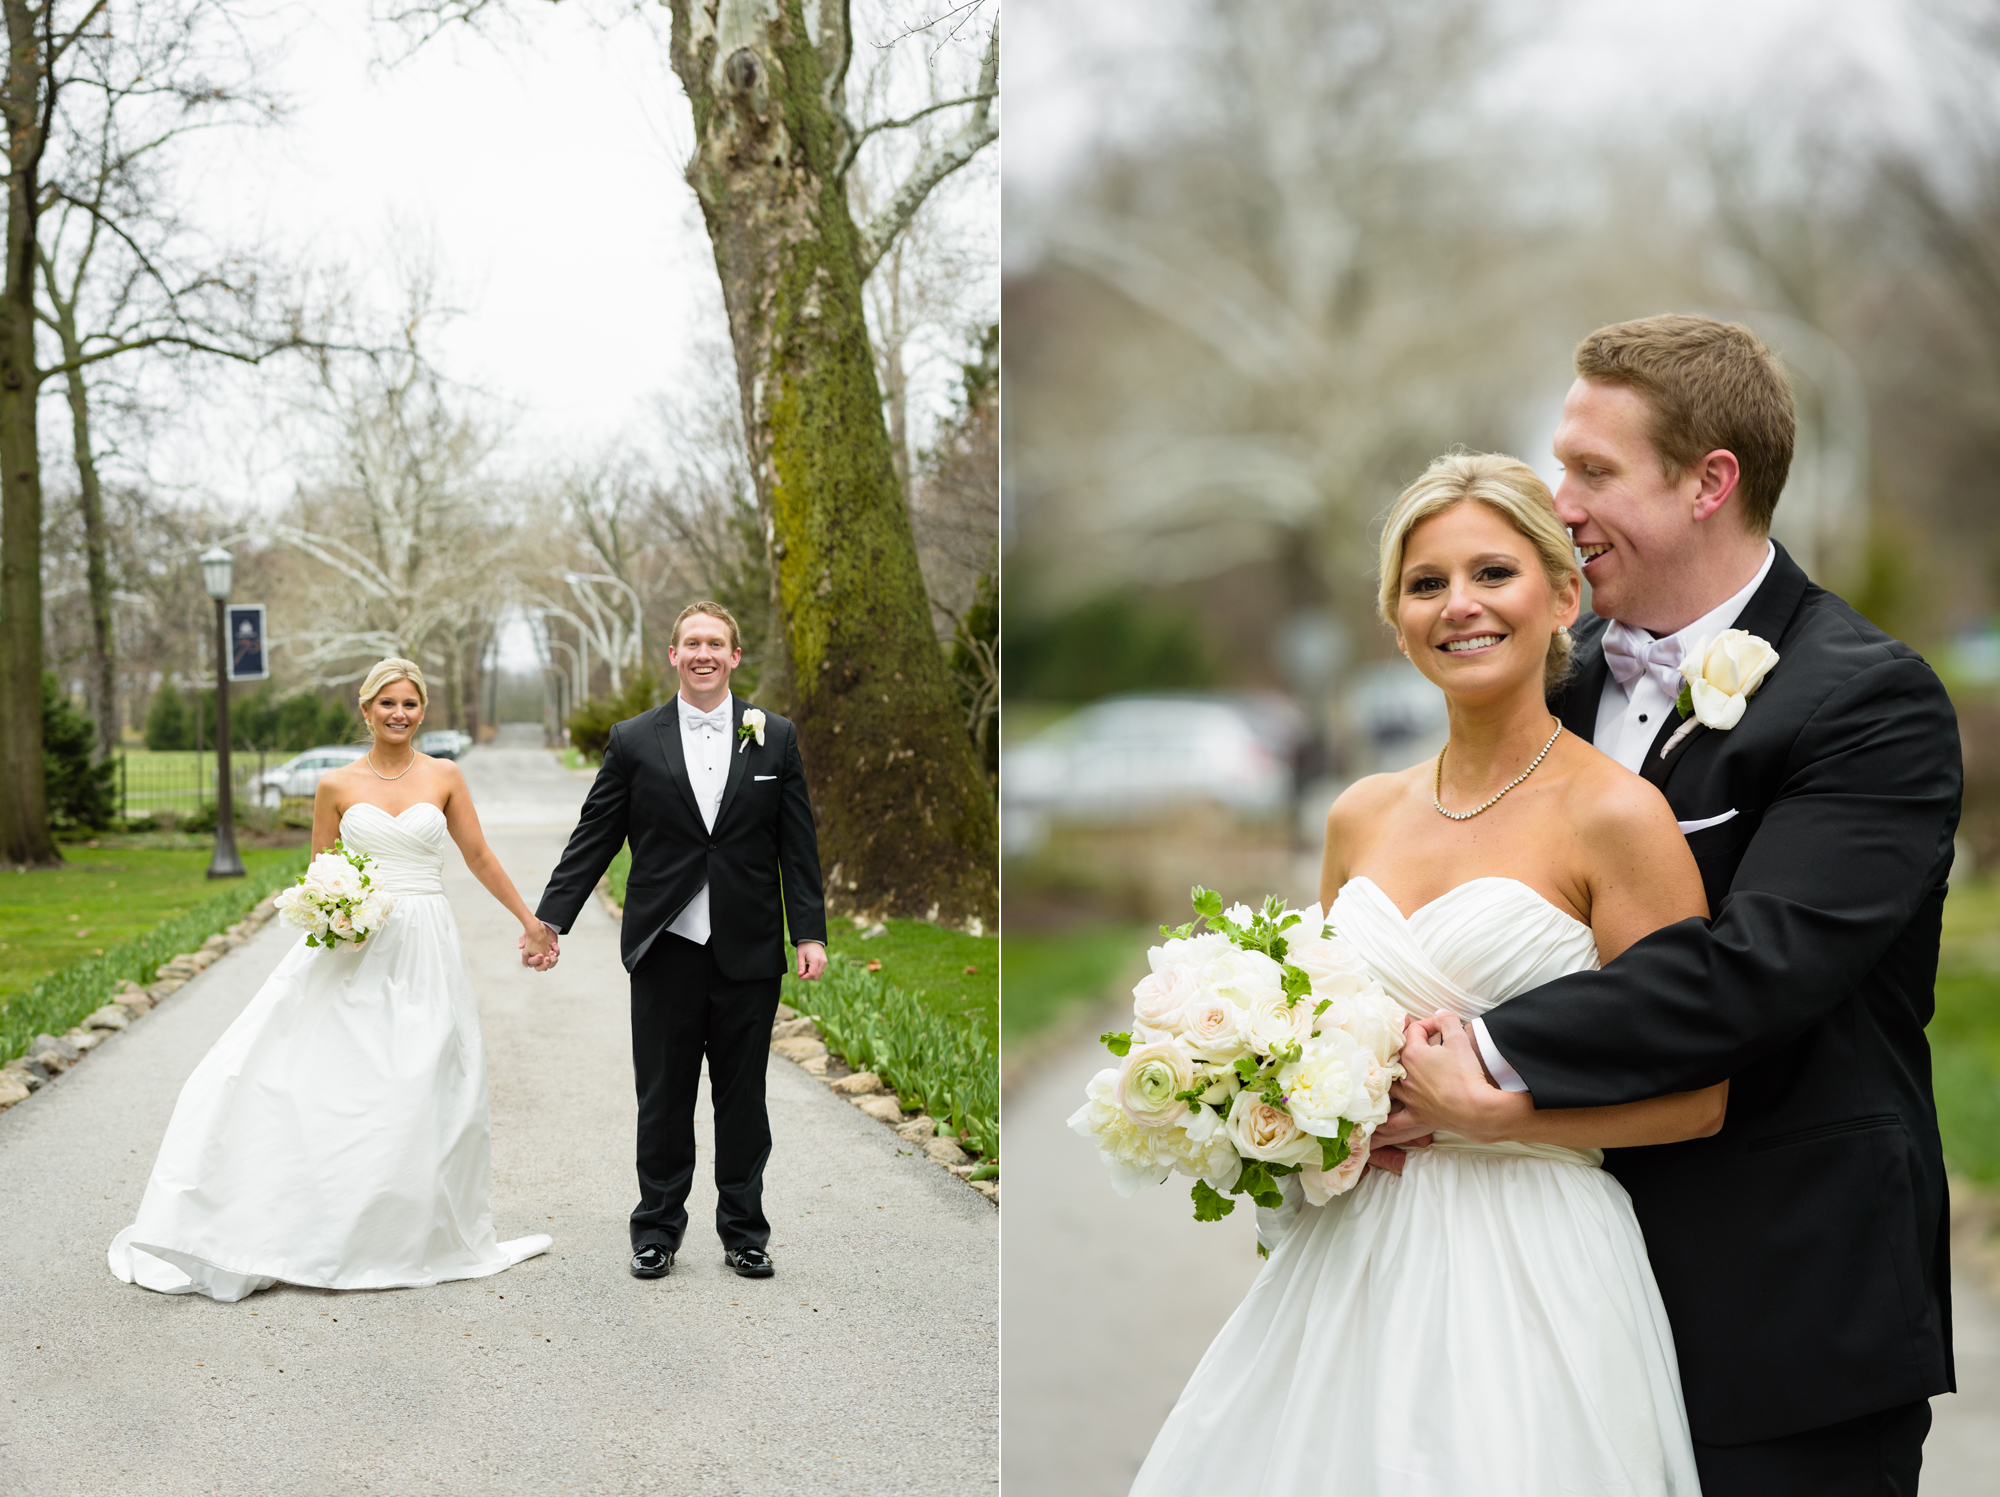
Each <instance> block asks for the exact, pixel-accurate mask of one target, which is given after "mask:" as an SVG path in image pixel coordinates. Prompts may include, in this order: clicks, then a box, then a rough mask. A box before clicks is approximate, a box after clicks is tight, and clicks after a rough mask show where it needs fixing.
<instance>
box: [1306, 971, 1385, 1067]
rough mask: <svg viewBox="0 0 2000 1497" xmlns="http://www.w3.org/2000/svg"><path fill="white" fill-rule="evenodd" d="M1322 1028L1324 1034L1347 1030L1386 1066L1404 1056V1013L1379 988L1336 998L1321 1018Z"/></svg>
mask: <svg viewBox="0 0 2000 1497" xmlns="http://www.w3.org/2000/svg"><path fill="white" fill-rule="evenodd" d="M1319 1027H1320V1030H1321V1032H1322V1033H1324V1032H1325V1031H1326V1030H1327V1029H1329V1028H1336V1027H1337V1028H1340V1029H1344V1030H1346V1031H1347V1032H1348V1033H1349V1034H1351V1035H1353V1036H1354V1038H1355V1041H1356V1042H1357V1043H1358V1044H1359V1045H1360V1046H1361V1048H1362V1049H1364V1050H1366V1051H1368V1052H1369V1053H1370V1054H1371V1055H1373V1056H1374V1057H1375V1058H1376V1059H1377V1060H1379V1061H1380V1062H1382V1064H1383V1065H1385V1066H1386V1065H1389V1064H1391V1063H1392V1062H1394V1060H1395V1059H1396V1057H1397V1056H1398V1055H1399V1054H1401V1053H1402V1049H1403V1010H1402V1008H1401V1007H1400V1006H1399V1005H1398V1004H1397V1002H1396V1000H1395V999H1393V998H1391V997H1390V996H1389V995H1388V994H1387V993H1385V992H1383V991H1382V990H1381V989H1380V988H1378V987H1372V986H1371V987H1370V988H1369V989H1368V990H1366V991H1364V992H1360V993H1353V994H1350V995H1349V996H1347V997H1345V998H1338V999H1335V1000H1334V1004H1333V1007H1332V1008H1329V1009H1328V1010H1327V1011H1326V1012H1325V1013H1324V1014H1322V1015H1321V1016H1320V1020H1319ZM1392 1079H1393V1078H1392Z"/></svg>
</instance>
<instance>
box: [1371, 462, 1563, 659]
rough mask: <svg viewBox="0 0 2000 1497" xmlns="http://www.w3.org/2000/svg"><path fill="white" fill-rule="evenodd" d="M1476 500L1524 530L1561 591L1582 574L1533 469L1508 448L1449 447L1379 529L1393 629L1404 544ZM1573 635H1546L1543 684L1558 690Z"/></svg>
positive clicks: (1385, 603) (1385, 614)
mask: <svg viewBox="0 0 2000 1497" xmlns="http://www.w3.org/2000/svg"><path fill="white" fill-rule="evenodd" d="M1467 501H1471V502H1473V503H1476V504H1483V505H1485V506H1486V507H1487V508H1488V509H1490V510H1492V511H1493V512H1494V513H1495V514H1497V515H1499V516H1500V517H1501V518H1502V519H1503V520H1505V521H1506V522H1507V523H1508V524H1509V525H1512V526H1513V527H1514V528H1515V529H1516V530H1518V531H1519V532H1520V533H1521V536H1522V538H1523V539H1525V540H1526V541H1527V542H1528V544H1529V545H1531V546H1533V547H1534V548H1535V555H1536V556H1537V557H1539V558H1540V559H1541V563H1542V571H1543V573H1544V574H1545V575H1546V576H1547V577H1548V579H1549V587H1550V589H1551V590H1552V591H1553V590H1556V589H1559V588H1561V587H1562V586H1563V584H1564V583H1566V582H1568V581H1569V579H1570V578H1572V577H1575V576H1577V575H1578V574H1577V566H1576V548H1575V546H1573V545H1572V544H1571V543H1570V538H1569V530H1568V529H1567V528H1566V527H1565V526H1564V525H1563V522H1562V521H1561V520H1559V519H1558V518H1556V501H1555V496H1554V495H1552V494H1551V493H1550V492H1549V486H1548V485H1547V484H1545V483H1543V482H1542V480H1541V479H1540V478H1539V477H1538V476H1537V475H1536V473H1535V470H1534V469H1533V468H1530V467H1529V466H1528V465H1527V464H1526V463H1524V462H1522V461H1521V460H1520V459H1519V458H1516V457H1508V456H1507V455H1506V454H1505V453H1504V452H1448V453H1446V454H1445V455H1444V456H1443V457H1441V458H1438V459H1437V460H1436V461H1435V462H1433V463H1432V464H1431V465H1430V466H1429V467H1428V468H1426V469H1424V473H1423V476H1422V477H1421V478H1419V479H1418V480H1417V481H1416V482H1415V483H1413V484H1411V485H1410V486H1409V487H1408V488H1407V489H1404V490H1403V492H1402V493H1401V494H1399V495H1397V496H1396V502H1395V503H1394V504H1393V505H1391V506H1390V508H1389V518H1388V519H1387V520H1386V521H1385V522H1384V523H1383V526H1382V563H1381V566H1382V570H1381V576H1380V586H1381V592H1380V595H1379V597H1378V600H1377V603H1378V608H1379V611H1380V612H1381V615H1382V618H1383V620H1384V621H1385V622H1387V623H1388V625H1389V627H1390V628H1392V629H1393V628H1394V627H1395V626H1396V599H1397V597H1398V596H1399V594H1400V591H1401V579H1402V575H1403V547H1404V546H1405V545H1406V544H1407V543H1408V541H1409V539H1410V532H1411V531H1412V530H1415V529H1416V528H1417V527H1418V526H1419V525H1421V524H1423V522H1424V521H1426V520H1428V519H1431V518H1432V517H1433V516H1436V515H1441V514H1443V513H1444V512H1445V511H1446V510H1448V509H1454V508H1456V507H1457V506H1459V505H1461V504H1464V503H1466V502H1467ZM1570 668H1571V662H1570V637H1569V635H1568V634H1564V633H1558V634H1556V635H1554V636H1553V637H1552V638H1551V639H1550V640H1549V656H1548V664H1547V665H1546V666H1545V667H1544V669H1543V672H1542V681H1543V685H1544V686H1545V687H1546V688H1548V689H1549V690H1554V689H1555V688H1556V687H1557V686H1559V685H1561V684H1562V682H1563V681H1564V680H1565V679H1567V677H1568V676H1569V673H1570Z"/></svg>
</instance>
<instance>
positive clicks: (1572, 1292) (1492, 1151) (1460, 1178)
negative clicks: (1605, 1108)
mask: <svg viewBox="0 0 2000 1497" xmlns="http://www.w3.org/2000/svg"><path fill="white" fill-rule="evenodd" d="M1331 920H1332V923H1333V925H1334V926H1335V928H1336V929H1337V930H1338V931H1339V933H1340V935H1341V936H1342V937H1343V938H1344V939H1346V940H1347V941H1348V942H1349V943H1350V944H1351V945H1353V946H1354V948H1355V949H1356V950H1357V951H1358V952H1359V953H1360V955H1361V956H1362V958H1363V959H1364V960H1365V961H1366V962H1367V963H1368V965H1369V967H1370V968H1372V969H1373V970H1374V972H1375V974H1376V976H1377V977H1379V978H1380V979H1381V982H1382V985H1383V987H1385V988H1386V989H1387V990H1388V991H1389V993H1390V994H1391V995H1392V996H1393V997H1394V998H1395V999H1396V1000H1397V1002H1399V1003H1400V1004H1402V1005H1403V1007H1404V1008H1406V1009H1408V1010H1409V1011H1410V1012H1411V1013H1415V1014H1423V1015H1428V1014H1431V1013H1434V1012H1436V1011H1437V1010H1438V1009H1440V1008H1446V1009H1450V1010H1451V1011H1452V1012H1454V1013H1456V1014H1458V1015H1459V1016H1460V1017H1462V1018H1467V1019H1470V1018H1472V1017H1474V1016H1475V1015H1477V1014H1480V1013H1482V1012H1484V1011H1485V1010H1487V1009H1489V1008H1491V1007H1493V1006H1494V1005H1495V1004H1498V1003H1500V1002H1502V1001H1504V1000H1505V999H1507V998H1508V997H1510V996H1512V995H1513V994H1516V993H1520V992H1525V991H1526V990H1527V989H1529V988H1533V987H1536V986H1539V985H1540V984H1542V983H1545V982H1548V981H1550V980H1551V979H1553V978H1556V977H1560V976H1563V975H1564V974H1566V973H1569V972H1575V971H1580V970H1582V969H1585V968H1589V967H1594V966H1596V965H1597V946H1596V942H1595V941H1594V940H1593V938H1592V936H1591V933H1590V929H1589V927H1588V926H1585V925H1583V924H1581V923H1579V922H1578V921H1576V920H1574V919H1572V918H1570V917H1569V916H1568V915H1565V914H1564V913H1562V911H1560V910H1558V909H1556V908H1555V906H1553V905H1551V904H1549V903H1548V902H1547V901H1546V900H1544V899H1543V898H1542V897H1541V896H1540V895H1538V894H1536V893H1535V892H1534V890H1532V889H1530V888H1529V887H1528V886H1527V885H1526V884H1523V883H1519V882H1517V881H1516V880H1513V879H1507V878H1480V879H1474V880H1473V881H1471V882H1470V883H1466V884H1461V885H1459V886H1458V887H1457V888H1455V889H1453V890H1451V891H1450V892H1449V893H1446V894H1444V895H1442V896H1441V897H1440V898H1438V899H1436V900H1434V901H1432V902H1431V903H1430V904H1427V905H1425V906H1424V907H1423V908H1422V909H1420V910H1418V911H1417V912H1416V914H1414V915H1412V916H1410V917H1409V918H1408V919H1405V918H1404V917H1403V914H1402V912H1401V911H1400V910H1399V909H1397V907H1396V905H1395V903H1394V902H1393V901H1392V900H1391V899H1390V898H1389V896H1388V895H1387V894H1385V893H1383V892H1382V890H1380V889H1379V888H1377V887H1376V886H1375V885H1374V884H1373V883H1371V882H1369V881H1368V880H1367V879H1366V878H1356V879H1352V880H1350V881H1349V882H1348V883H1347V884H1346V885H1345V886H1344V887H1343V888H1342V889H1341V891H1340V894H1339V897H1338V899H1337V900H1336V901H1335V903H1334V906H1333V911H1332V915H1331ZM1602 1163H1603V1156H1602V1155H1601V1154H1600V1153H1599V1152H1598V1151H1596V1150H1587V1151H1579V1150H1575V1149H1564V1148H1557V1147H1555V1146H1552V1145H1539V1144H1475V1143H1473V1142H1471V1141H1470V1140H1468V1139H1462V1138H1459V1137H1457V1136H1455V1135H1452V1134H1446V1133H1440V1134H1438V1135H1437V1142H1436V1143H1435V1144H1434V1145H1433V1146H1432V1147H1430V1148H1428V1149H1423V1150H1416V1151H1412V1153H1411V1154H1410V1157H1409V1162H1408V1164H1407V1165H1406V1166H1405V1167H1404V1170H1403V1173H1402V1175H1401V1176H1400V1177H1398V1176H1395V1175H1389V1174H1384V1173H1382V1172H1380V1171H1374V1170H1371V1171H1369V1172H1368V1174H1367V1175H1365V1176H1364V1177H1363V1178H1362V1180H1361V1182H1360V1183H1359V1184H1358V1185H1356V1186H1355V1188H1354V1189H1353V1190H1352V1191H1350V1192H1349V1193H1348V1194H1347V1195H1344V1196H1337V1197H1335V1198H1334V1200H1333V1201H1332V1202H1331V1203H1330V1204H1328V1205H1327V1206H1325V1207H1321V1208H1313V1207H1310V1206H1302V1205H1300V1204H1298V1203H1299V1202H1300V1201H1301V1200H1302V1196H1301V1195H1300V1193H1299V1191H1298V1187H1297V1182H1296V1181H1294V1182H1292V1183H1291V1188H1290V1189H1289V1190H1288V1192H1287V1197H1288V1200H1289V1201H1290V1202H1292V1203H1293V1204H1292V1205H1290V1206H1289V1207H1288V1208H1287V1210H1285V1211H1284V1212H1275V1213H1261V1214H1260V1215H1261V1216H1262V1217H1263V1220H1262V1221H1261V1223H1260V1225H1261V1226H1262V1228H1263V1229H1264V1231H1263V1235H1264V1236H1265V1237H1266V1239H1267V1240H1269V1239H1272V1238H1275V1239H1276V1243H1275V1246H1274V1247H1273V1248H1272V1251H1271V1258H1270V1261H1269V1262H1268V1263H1266V1264H1265V1265H1264V1270H1263V1272H1262V1273H1261V1274H1260V1275H1259V1276H1258V1278H1257V1281H1256V1282H1255V1284H1253V1285H1252V1286H1251V1289H1250V1293H1249V1295H1248V1297H1246V1298H1245V1299H1244V1301H1243V1303H1242V1305H1241V1306H1239V1307H1238V1309H1237V1311H1236V1313H1235V1314H1234V1315H1233V1316H1231V1317H1230V1319H1229V1323H1228V1324H1227V1325H1226V1326H1224V1327H1223V1329H1222V1333H1221V1334H1220V1335H1219V1336H1217V1337H1216V1339H1215V1343H1214V1345H1212V1346H1210V1347H1209V1349H1208V1353H1207V1355H1206V1356H1204V1357H1203V1358H1202V1360H1201V1364H1200V1366H1198V1367H1197V1368H1196V1369H1195V1373H1194V1376H1193V1378H1192V1379H1191V1380H1190V1381H1189V1383H1188V1385H1187V1389H1186V1391H1185V1392H1183V1393H1182V1394H1181V1397H1180V1401H1179V1402H1178V1403H1177V1404H1175V1406H1174V1410H1173V1413H1172V1414H1171V1415H1169V1416H1168V1418H1167V1423H1166V1427H1165V1428H1164V1429H1163V1430H1161V1432H1160V1435H1159V1438H1158V1439H1157V1440H1156V1441H1155V1442H1154V1445H1153V1449H1152V1452H1151V1454H1150V1455H1148V1456H1147V1458H1146V1463H1145V1466H1144V1467H1143V1468H1142V1469H1141V1471H1140V1472H1139V1479H1138V1481H1137V1482H1136V1483H1135V1484H1134V1486H1133V1488H1132V1491H1133V1493H1134V1497H1167V1494H1172V1497H1194V1494H1197V1493H1198V1494H1201V1497H1211V1494H1214V1493H1218V1492H1254V1493H1256V1494H1258V1497H1392V1494H1393V1497H1501V1494H1506V1497H1554V1494H1564V1497H1583V1494H1591V1497H1612V1494H1619V1497H1624V1494H1647V1497H1652V1494H1673V1497H1696V1494H1698V1493H1699V1492H1700V1486H1699V1484H1698V1482H1697V1480H1696V1476H1695V1465H1694V1451H1693V1447H1692V1445H1691V1444H1690V1442H1689V1436H1688V1424H1687V1414H1686V1411H1685V1409H1684V1407H1683V1405H1682V1402H1681V1392H1680V1379H1679V1375H1678V1372H1677V1370H1676V1367H1675V1362H1674V1343H1673V1335H1672V1332H1671V1331H1670V1330H1669V1328H1668V1325H1667V1317H1666V1312H1665V1310H1664V1309H1662V1307H1661V1305H1660V1296H1659V1291H1658V1289H1657V1288H1656V1287H1655V1285H1654V1282H1653V1274H1652V1269H1651V1268H1650V1266H1649V1265H1648V1263H1647V1261H1646V1244H1645V1241H1644V1239H1643V1238H1642V1237H1641V1236H1640V1234H1639V1224H1638V1221H1637V1220H1636V1218H1635V1217H1634V1216H1633V1214H1632V1203H1631V1199H1630V1198H1629V1197H1628V1196H1627V1195H1626V1194H1625V1191H1624V1189H1623V1187H1621V1186H1620V1185H1619V1184H1618V1182H1617V1181H1616V1180H1614V1179H1613V1178H1612V1177H1611V1176H1609V1175H1607V1174H1606V1173H1605V1172H1604V1170H1603V1169H1602V1168H1601V1165H1602Z"/></svg>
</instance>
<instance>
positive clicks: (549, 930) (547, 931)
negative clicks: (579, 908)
mask: <svg viewBox="0 0 2000 1497" xmlns="http://www.w3.org/2000/svg"><path fill="white" fill-rule="evenodd" d="M535 924H536V929H534V930H524V931H522V932H521V939H520V941H519V943H518V944H519V946H520V948H521V965H522V966H524V967H532V968H533V969H534V970H535V971H537V972H546V971H548V970H549V969H550V968H551V967H553V966H555V964H556V959H557V958H558V957H560V956H561V955H562V953H561V951H560V950H558V949H557V941H556V930H555V927H554V926H552V925H549V924H546V923H544V922H542V921H537V922H535Z"/></svg>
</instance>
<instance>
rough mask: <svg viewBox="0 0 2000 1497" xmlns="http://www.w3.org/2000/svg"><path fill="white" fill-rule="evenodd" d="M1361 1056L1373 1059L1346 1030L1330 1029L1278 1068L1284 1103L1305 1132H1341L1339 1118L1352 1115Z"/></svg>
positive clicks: (1323, 1134) (1325, 1135)
mask: <svg viewBox="0 0 2000 1497" xmlns="http://www.w3.org/2000/svg"><path fill="white" fill-rule="evenodd" d="M1361 1056H1367V1058H1368V1060H1369V1062H1370V1063H1372V1062H1373V1061H1374V1057H1373V1056H1372V1055H1368V1052H1367V1051H1365V1050H1363V1049H1362V1048H1361V1047H1360V1046H1359V1045H1357V1044H1355V1043H1354V1037H1353V1036H1352V1035H1350V1034H1349V1033H1348V1032H1347V1031H1346V1030H1344V1029H1334V1030H1327V1031H1323V1032H1322V1033H1321V1035H1320V1037H1319V1038H1318V1039H1316V1040H1314V1041H1312V1043H1310V1044H1309V1045H1307V1046H1306V1053H1305V1054H1304V1055H1302V1056H1300V1057H1299V1058H1298V1059H1297V1060H1295V1061H1293V1062H1292V1063H1291V1064H1290V1065H1285V1066H1280V1067H1279V1068H1278V1085H1279V1086H1281V1087H1283V1088H1284V1091H1285V1105H1286V1106H1287V1107H1289V1108H1291V1110H1292V1117H1293V1119H1294V1120H1295V1121H1296V1122H1297V1123H1298V1125H1299V1126H1300V1127H1301V1128H1303V1129H1304V1130H1305V1131H1306V1132H1308V1133H1316V1134H1318V1135H1319V1136H1320V1137H1322V1138H1333V1137H1335V1136H1336V1135H1337V1134H1338V1133H1339V1132H1340V1120H1341V1119H1342V1118H1343V1117H1351V1116H1352V1115H1353V1114H1352V1113H1351V1112H1350V1110H1349V1109H1350V1108H1351V1107H1352V1106H1353V1104H1354V1100H1355V1096H1354V1093H1355V1087H1356V1081H1355V1066H1354V1062H1355V1060H1356V1058H1357V1057H1361Z"/></svg>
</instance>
